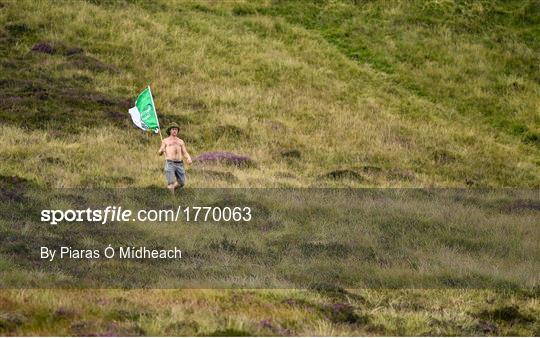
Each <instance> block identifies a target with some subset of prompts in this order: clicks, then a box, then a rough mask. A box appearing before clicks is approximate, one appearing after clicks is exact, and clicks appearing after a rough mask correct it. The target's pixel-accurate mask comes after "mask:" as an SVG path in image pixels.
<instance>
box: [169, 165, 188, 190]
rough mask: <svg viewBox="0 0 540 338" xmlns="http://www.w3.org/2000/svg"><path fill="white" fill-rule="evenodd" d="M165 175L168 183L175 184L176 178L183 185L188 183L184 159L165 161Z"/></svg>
mask: <svg viewBox="0 0 540 338" xmlns="http://www.w3.org/2000/svg"><path fill="white" fill-rule="evenodd" d="M165 177H167V185H171V184H174V180H175V178H176V180H177V181H178V184H180V186H181V187H183V186H184V184H185V183H186V172H185V171H184V162H182V161H173V160H166V161H165Z"/></svg>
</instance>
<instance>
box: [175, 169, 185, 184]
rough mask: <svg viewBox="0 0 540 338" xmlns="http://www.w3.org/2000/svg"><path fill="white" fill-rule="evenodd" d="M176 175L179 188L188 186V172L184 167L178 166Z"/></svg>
mask: <svg viewBox="0 0 540 338" xmlns="http://www.w3.org/2000/svg"><path fill="white" fill-rule="evenodd" d="M174 173H175V176H176V180H177V186H178V187H180V188H182V187H183V186H184V185H185V184H186V172H185V170H184V165H183V164H182V163H179V164H178V165H177V166H176V168H175V171H174Z"/></svg>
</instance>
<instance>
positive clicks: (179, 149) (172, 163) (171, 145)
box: [158, 122, 192, 192]
mask: <svg viewBox="0 0 540 338" xmlns="http://www.w3.org/2000/svg"><path fill="white" fill-rule="evenodd" d="M179 130H180V127H179V126H178V125H177V124H176V123H174V122H173V123H171V124H170V125H169V126H168V127H167V129H166V131H167V135H169V137H167V138H164V139H163V141H162V142H161V147H160V148H159V151H158V154H159V155H161V154H163V153H165V177H167V188H169V189H171V191H173V192H174V189H175V188H177V187H180V188H181V187H183V186H184V184H185V183H186V173H185V170H184V162H183V159H184V158H185V159H186V162H187V163H188V164H191V162H192V161H191V156H189V154H188V152H187V149H186V145H185V143H184V141H182V140H181V139H179V138H178V137H177V135H178V131H179ZM175 178H176V180H175Z"/></svg>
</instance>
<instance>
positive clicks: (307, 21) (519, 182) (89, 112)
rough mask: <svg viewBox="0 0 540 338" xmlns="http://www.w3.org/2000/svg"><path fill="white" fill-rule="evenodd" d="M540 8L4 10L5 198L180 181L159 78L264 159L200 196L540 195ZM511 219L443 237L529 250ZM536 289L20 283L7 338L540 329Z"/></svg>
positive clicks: (46, 5)
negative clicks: (455, 190)
mask: <svg viewBox="0 0 540 338" xmlns="http://www.w3.org/2000/svg"><path fill="white" fill-rule="evenodd" d="M539 13H540V8H539V5H538V1H535V0H523V1H466V0H459V1H458V0H448V1H314V2H307V1H253V2H251V1H250V2H247V1H238V2H206V1H204V2H203V1H201V2H176V3H174V2H168V1H157V0H156V1H120V2H118V1H98V0H96V1H86V2H83V1H80V2H50V1H38V2H31V1H19V2H15V1H7V0H1V1H0V69H1V72H0V142H1V144H2V147H0V158H1V159H2V162H1V163H2V164H1V165H0V175H1V176H0V178H1V179H0V186H1V187H2V189H4V187H5V186H6V185H7V186H9V185H10V184H12V183H13V184H15V187H16V189H18V188H19V187H20V182H24V183H23V184H28V185H31V186H33V187H37V188H38V189H43V188H65V187H156V186H158V187H161V186H163V185H164V183H165V182H164V177H163V173H162V170H163V163H162V159H161V158H160V157H158V156H157V155H156V152H157V149H158V147H159V138H158V137H157V136H151V135H145V134H142V133H141V132H139V131H138V130H137V129H136V128H135V127H134V126H133V125H132V123H131V121H130V119H129V116H128V113H127V109H128V108H129V107H130V106H131V105H133V102H134V100H135V98H136V95H137V94H138V93H139V92H140V91H141V90H142V89H143V88H144V87H145V86H146V85H148V84H150V85H151V86H152V91H153V93H154V95H155V101H156V105H157V109H158V113H159V116H160V121H161V123H162V124H166V123H168V122H171V121H176V122H178V123H180V124H181V126H182V129H181V132H180V134H181V137H182V138H183V139H184V140H185V141H186V143H187V146H188V149H189V151H190V152H191V154H192V155H194V156H197V155H199V154H201V153H203V152H206V151H214V150H225V151H232V152H235V153H239V154H244V155H249V156H250V157H251V158H253V160H254V161H255V162H256V165H255V166H251V167H245V168H239V167H234V166H226V165H216V166H212V167H205V166H200V165H193V166H192V167H190V168H188V170H187V176H188V186H190V187H494V188H499V187H527V188H535V189H537V188H538V187H540V143H539V142H540V141H539V139H540V68H539V67H540V56H539V55H540V15H539ZM40 42H45V43H47V45H48V46H50V48H51V50H50V51H51V54H46V53H36V52H33V51H31V49H32V48H33V47H34V46H35V45H36V44H37V43H40ZM2 193H5V191H4V190H2ZM15 196H17V195H15ZM483 207H484V206H482V208H483ZM465 210H466V209H465ZM430 212H432V213H435V215H437V212H438V211H437V212H436V211H433V210H431V211H430ZM531 212H532V211H531ZM432 216H433V214H432ZM460 217H461V218H460V219H462V220H464V222H465V221H466V220H467V214H466V211H463V214H461V216H460ZM493 217H494V218H495V216H493ZM473 219H474V217H473ZM480 221H481V220H478V222H479V224H480V223H481V222H480ZM533 221H534V218H533V217H531V218H528V219H527V220H526V222H524V223H523V224H529V223H527V222H533ZM417 223H418V224H416V223H415V226H416V227H418V228H417V229H418V230H419V229H422V227H423V226H429V224H424V223H421V222H417ZM465 223H467V222H465ZM496 223H497V224H499V227H498V228H497V229H496V231H495V235H493V234H492V233H490V232H489V228H487V227H486V226H485V224H484V226H483V227H481V228H482V229H484V233H483V236H484V237H479V238H476V237H475V236H476V235H478V234H479V231H480V229H476V232H475V231H472V230H471V231H472V233H470V234H468V235H463V236H459V234H457V235H456V234H454V233H449V234H446V235H447V236H446V237H444V235H445V234H444V233H442V234H439V235H441V236H440V237H439V238H438V239H439V240H442V241H447V244H448V245H449V246H455V247H460V248H464V249H465V250H469V251H475V250H476V252H481V253H483V254H484V255H487V254H488V253H489V250H495V251H496V250H498V249H501V248H502V249H505V248H506V249H508V250H509V251H507V252H513V251H512V250H514V249H516V248H515V247H514V248H513V247H511V246H510V247H509V242H505V241H504V239H505V237H504V234H505V233H507V232H505V229H504V226H505V224H506V223H505V220H504V219H499V220H496ZM531 224H532V223H531ZM506 225H507V224H506ZM3 226H5V224H4V225H3ZM379 226H380V227H383V224H379ZM531 226H532V225H531ZM292 229H293V228H291V231H292ZM4 230H5V229H4ZM9 230H10V231H15V230H16V229H15V230H14V229H10V228H9ZM390 230H391V229H390ZM469 230H470V229H469ZM534 230H535V228H534V227H533V228H532V234H533V235H534V234H535V232H534ZM381 231H382V230H381ZM385 231H389V230H388V229H386V230H385ZM15 234H16V235H18V233H15ZM326 235H328V236H331V234H326ZM488 235H489V236H488ZM492 235H493V236H492ZM471 236H472V237H473V239H471ZM328 238H330V237H328ZM377 238H378V237H376V238H375V239H377ZM516 238H517V239H516ZM516 238H514V239H515V240H518V241H519V240H523V238H525V239H530V240H534V237H526V236H525V235H524V237H516ZM479 241H480V242H481V243H482V246H481V247H478V245H479ZM8 249H9V250H12V249H13V250H15V251H17V250H23V251H24V244H21V245H19V246H14V247H10V248H8ZM304 250H305V251H309V250H313V246H309V245H308V246H306V247H304ZM329 250H331V247H329ZM377 250H379V251H380V250H383V251H384V248H382V249H381V247H377ZM439 254H440V255H439V256H438V259H443V258H444V257H446V260H447V261H446V264H449V265H451V264H452V263H453V262H452V257H451V256H448V255H446V256H445V255H444V254H443V253H439ZM514 254H515V252H514ZM0 257H1V258H2V259H1V260H0V267H1V268H2V269H8V268H11V267H12V265H10V264H11V263H10V261H9V260H7V259H5V256H0ZM516 257H517V256H516V255H513V256H512V255H511V256H510V258H509V259H508V260H507V261H506V263H504V264H507V265H506V266H507V267H508V268H509V270H506V271H512V269H511V268H512V266H511V262H512V259H515V258H516ZM533 257H536V256H533ZM509 262H510V263H509ZM514 262H515V261H514ZM535 262H537V261H536V260H534V259H533V263H535ZM469 263H470V264H471V265H472V269H473V270H474V269H476V270H478V269H479V268H478V267H474V264H473V262H471V261H469ZM499 263H500V262H499ZM501 264H502V263H501ZM508 264H510V266H508ZM494 266H496V265H494ZM514 268H515V266H514ZM484 269H485V270H483V271H484V272H485V271H486V270H490V269H491V270H493V269H492V267H491V266H490V267H484ZM480 270H482V269H480ZM492 272H493V271H492ZM498 273H499V277H500V276H501V275H502V276H503V277H502V279H505V278H510V279H512V278H516V276H517V275H512V273H509V272H507V276H504V274H505V272H498ZM40 276H41V277H43V275H38V276H37V277H36V278H40ZM517 278H524V276H522V275H519V276H517ZM527 292H528V293H527ZM527 292H524V291H515V290H514V291H511V292H510V291H496V290H470V289H468V290H383V289H378V290H350V291H346V292H338V294H337V295H336V294H335V292H334V293H332V292H330V293H328V292H323V291H320V290H319V291H316V290H310V291H292V290H283V291H279V290H266V291H265V290H258V291H247V290H236V291H233V290H229V291H225V290H212V291H209V290H207V291H205V290H191V291H190V290H151V291H146V290H145V291H141V290H132V291H122V290H101V291H99V292H96V291H94V290H90V291H88V290H79V291H68V290H4V291H2V292H0V333H2V334H19V335H25V334H56V335H68V334H69V335H91V334H120V335H142V334H148V335H150V334H151V335H162V334H169V335H182V334H184V335H190V334H191V335H245V334H256V335H353V334H356V335H359V334H366V335H379V334H387V335H426V334H432V335H484V334H488V335H490V334H497V335H539V334H540V333H539V332H540V331H539V327H538V324H537V323H538V317H539V307H538V294H537V292H536V293H534V292H531V291H527ZM81 300H85V301H84V302H81ZM235 304H237V305H235ZM336 304H340V305H338V306H336ZM531 319H533V320H531Z"/></svg>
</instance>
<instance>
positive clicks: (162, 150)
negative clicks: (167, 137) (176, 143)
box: [158, 141, 167, 155]
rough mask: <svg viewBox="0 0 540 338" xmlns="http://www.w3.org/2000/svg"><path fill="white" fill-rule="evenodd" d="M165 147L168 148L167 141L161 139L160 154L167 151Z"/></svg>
mask: <svg viewBox="0 0 540 338" xmlns="http://www.w3.org/2000/svg"><path fill="white" fill-rule="evenodd" d="M165 148H167V145H166V144H165V141H161V147H159V151H158V155H162V154H163V153H164V152H165Z"/></svg>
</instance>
